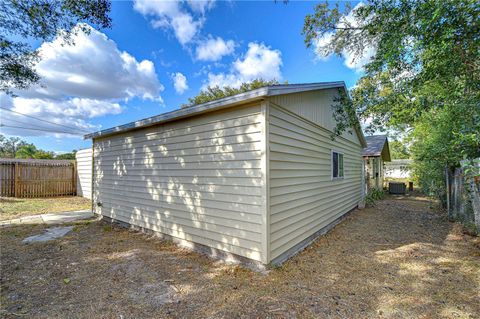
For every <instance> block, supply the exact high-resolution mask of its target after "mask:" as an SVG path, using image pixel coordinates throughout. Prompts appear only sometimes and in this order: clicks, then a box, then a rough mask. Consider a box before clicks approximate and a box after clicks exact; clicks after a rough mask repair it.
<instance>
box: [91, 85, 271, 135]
mask: <svg viewBox="0 0 480 319" xmlns="http://www.w3.org/2000/svg"><path fill="white" fill-rule="evenodd" d="M267 94H268V88H260V89H256V90H253V91H249V92H245V93H241V94H237V95H234V96H229V97H226V98H223V99H220V100H215V101H211V102H207V103H203V104H199V105H196V106H191V107H185V108H182V109H179V110H175V111H172V112H168V113H163V114H160V115H156V116H152V117H149V118H145V119H142V120H138V121H135V122H131V123H128V124H124V125H120V126H115V127H112V128H109V129H106V130H103V131H98V132H94V133H91V134H86V135H85V136H84V137H83V138H84V139H90V138H92V139H93V138H98V137H104V136H109V135H113V134H117V133H122V132H127V131H130V130H135V129H139V128H144V127H149V126H153V125H158V124H162V123H165V122H168V121H172V120H177V119H182V118H185V117H189V116H192V115H197V114H202V113H204V112H207V111H213V110H219V109H222V108H226V107H231V106H235V105H238V104H244V103H249V102H253V101H256V100H259V99H261V98H263V97H265V96H267Z"/></svg>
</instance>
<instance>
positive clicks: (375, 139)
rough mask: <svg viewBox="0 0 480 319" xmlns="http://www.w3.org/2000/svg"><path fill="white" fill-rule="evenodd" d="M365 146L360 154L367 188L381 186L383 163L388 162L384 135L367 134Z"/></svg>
mask: <svg viewBox="0 0 480 319" xmlns="http://www.w3.org/2000/svg"><path fill="white" fill-rule="evenodd" d="M366 140H367V147H366V148H364V149H363V151H362V155H363V159H364V162H365V181H366V185H367V190H369V189H371V188H380V189H381V188H383V181H384V173H385V170H384V163H385V162H390V161H391V158H390V148H389V146H388V139H387V136H386V135H373V136H367V137H366Z"/></svg>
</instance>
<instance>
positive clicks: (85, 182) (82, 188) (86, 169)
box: [75, 148, 92, 198]
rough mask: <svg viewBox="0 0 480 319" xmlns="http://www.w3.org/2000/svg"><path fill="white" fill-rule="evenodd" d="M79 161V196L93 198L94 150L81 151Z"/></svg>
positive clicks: (77, 155)
mask: <svg viewBox="0 0 480 319" xmlns="http://www.w3.org/2000/svg"><path fill="white" fill-rule="evenodd" d="M75 160H76V161H77V195H78V196H83V197H86V198H92V149H91V148H87V149H84V150H79V151H78V152H77V153H76V154H75Z"/></svg>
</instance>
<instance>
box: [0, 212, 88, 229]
mask: <svg viewBox="0 0 480 319" xmlns="http://www.w3.org/2000/svg"><path fill="white" fill-rule="evenodd" d="M94 216H95V215H94V214H93V213H92V211H91V210H89V209H87V210H78V211H72V212H61V213H54V214H53V213H52V214H43V215H34V216H25V217H21V218H15V219H10V220H4V221H0V226H11V225H19V224H22V225H24V224H47V225H52V224H62V223H69V222H73V221H76V220H82V219H89V218H92V217H94Z"/></svg>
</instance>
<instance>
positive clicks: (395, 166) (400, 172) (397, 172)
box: [385, 159, 413, 178]
mask: <svg viewBox="0 0 480 319" xmlns="http://www.w3.org/2000/svg"><path fill="white" fill-rule="evenodd" d="M412 162H413V161H412V160H411V159H394V160H392V161H391V162H387V163H385V177H386V178H410V176H411V168H410V166H411V165H412Z"/></svg>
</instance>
